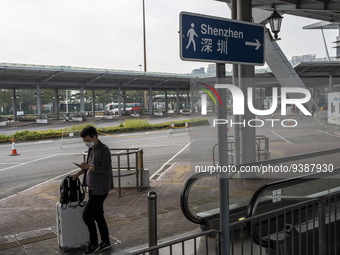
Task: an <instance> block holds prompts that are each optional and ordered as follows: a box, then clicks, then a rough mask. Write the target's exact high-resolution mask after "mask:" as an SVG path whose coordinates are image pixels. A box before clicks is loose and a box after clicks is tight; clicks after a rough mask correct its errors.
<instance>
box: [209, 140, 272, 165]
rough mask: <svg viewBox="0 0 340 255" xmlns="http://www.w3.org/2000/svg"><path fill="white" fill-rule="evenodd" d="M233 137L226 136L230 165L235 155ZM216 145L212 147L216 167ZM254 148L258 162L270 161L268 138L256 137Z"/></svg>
mask: <svg viewBox="0 0 340 255" xmlns="http://www.w3.org/2000/svg"><path fill="white" fill-rule="evenodd" d="M234 139H235V138H234V137H233V136H228V162H230V164H234V154H235V141H234ZM217 145H218V143H217V144H215V145H214V146H213V164H214V165H216V164H217V163H216V159H215V155H216V152H215V150H216V148H217ZM255 147H256V158H257V160H258V161H261V160H268V159H270V152H269V138H268V137H266V136H264V135H263V136H261V135H259V136H256V140H255Z"/></svg>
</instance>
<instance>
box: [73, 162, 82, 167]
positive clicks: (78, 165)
mask: <svg viewBox="0 0 340 255" xmlns="http://www.w3.org/2000/svg"><path fill="white" fill-rule="evenodd" d="M72 163H73V164H75V165H76V166H77V167H80V164H78V163H75V162H72Z"/></svg>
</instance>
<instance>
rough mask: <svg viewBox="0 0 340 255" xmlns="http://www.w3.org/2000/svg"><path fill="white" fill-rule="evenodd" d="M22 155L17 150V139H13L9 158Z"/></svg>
mask: <svg viewBox="0 0 340 255" xmlns="http://www.w3.org/2000/svg"><path fill="white" fill-rule="evenodd" d="M17 155H20V154H18V153H17V149H16V148H15V139H14V138H13V139H12V152H11V154H9V156H17Z"/></svg>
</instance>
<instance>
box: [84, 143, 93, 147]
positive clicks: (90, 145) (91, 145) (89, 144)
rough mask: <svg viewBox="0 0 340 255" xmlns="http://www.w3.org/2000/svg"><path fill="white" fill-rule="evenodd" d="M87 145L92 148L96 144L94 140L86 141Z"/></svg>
mask: <svg viewBox="0 0 340 255" xmlns="http://www.w3.org/2000/svg"><path fill="white" fill-rule="evenodd" d="M85 145H86V146H87V147H89V148H92V147H93V145H94V142H85Z"/></svg>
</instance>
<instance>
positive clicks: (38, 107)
mask: <svg viewBox="0 0 340 255" xmlns="http://www.w3.org/2000/svg"><path fill="white" fill-rule="evenodd" d="M36 95H37V115H38V119H41V92H40V86H37V94H36Z"/></svg>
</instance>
